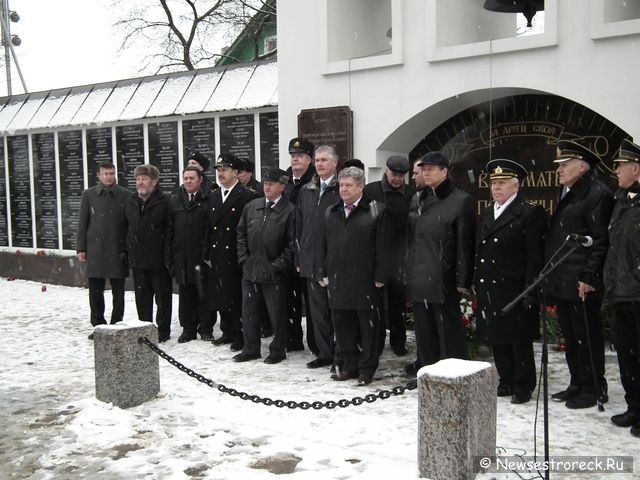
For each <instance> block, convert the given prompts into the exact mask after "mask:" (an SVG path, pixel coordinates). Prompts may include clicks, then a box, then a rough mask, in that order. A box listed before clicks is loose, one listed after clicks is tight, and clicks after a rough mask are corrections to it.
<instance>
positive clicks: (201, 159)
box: [189, 150, 209, 170]
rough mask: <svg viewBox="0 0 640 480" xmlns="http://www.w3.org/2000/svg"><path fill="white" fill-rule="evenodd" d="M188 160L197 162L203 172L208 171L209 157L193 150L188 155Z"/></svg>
mask: <svg viewBox="0 0 640 480" xmlns="http://www.w3.org/2000/svg"><path fill="white" fill-rule="evenodd" d="M189 160H195V161H196V162H198V163H199V164H200V165H201V166H202V169H203V170H208V169H209V157H207V156H206V155H205V154H204V153H202V152H199V151H197V150H194V151H193V152H191V154H190V155H189Z"/></svg>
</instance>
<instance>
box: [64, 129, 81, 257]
mask: <svg viewBox="0 0 640 480" xmlns="http://www.w3.org/2000/svg"><path fill="white" fill-rule="evenodd" d="M58 156H59V163H60V212H61V215H62V248H63V249H64V250H75V248H76V233H77V231H78V215H79V214H80V200H81V199H82V192H83V191H84V164H83V158H82V130H70V131H64V132H58Z"/></svg>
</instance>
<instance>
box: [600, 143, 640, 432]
mask: <svg viewBox="0 0 640 480" xmlns="http://www.w3.org/2000/svg"><path fill="white" fill-rule="evenodd" d="M614 164H615V165H616V174H617V175H618V186H619V187H620V189H619V190H618V191H617V192H616V195H615V198H616V204H615V206H614V207H613V214H612V215H611V222H610V223H609V242H610V243H609V252H608V254H607V259H606V260H605V264H604V286H605V296H606V299H607V301H608V303H609V305H610V306H611V307H612V308H613V310H614V313H615V328H614V330H615V345H616V351H617V353H618V365H619V366H620V380H621V382H622V387H623V388H624V393H625V395H624V399H625V401H626V403H627V411H626V412H624V413H619V414H617V415H614V416H612V417H611V421H612V422H613V423H614V425H617V426H619V427H631V435H633V436H635V437H640V355H639V354H638V352H639V351H640V241H639V240H638V239H640V183H639V180H640V145H636V144H634V143H632V142H630V141H629V140H623V142H622V145H621V146H620V150H619V151H618V156H617V158H616V159H614Z"/></svg>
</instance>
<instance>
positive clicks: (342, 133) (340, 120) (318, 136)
mask: <svg viewBox="0 0 640 480" xmlns="http://www.w3.org/2000/svg"><path fill="white" fill-rule="evenodd" d="M298 136H300V137H303V138H306V139H307V140H309V141H311V142H313V143H314V144H315V145H331V146H333V147H335V149H336V152H337V153H338V157H339V159H340V164H342V162H344V161H345V160H349V159H350V158H353V112H352V111H351V109H350V108H349V107H347V106H344V107H327V108H314V109H311V110H302V111H301V112H300V113H299V114H298Z"/></svg>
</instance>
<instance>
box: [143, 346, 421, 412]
mask: <svg viewBox="0 0 640 480" xmlns="http://www.w3.org/2000/svg"><path fill="white" fill-rule="evenodd" d="M138 343H140V344H144V345H146V346H147V347H149V348H150V349H151V350H152V351H154V352H155V353H157V354H158V356H159V357H161V358H163V359H165V360H166V361H167V362H169V363H170V364H171V365H173V366H174V367H176V368H177V369H178V370H180V371H181V372H184V373H186V374H187V375H189V376H190V377H192V378H195V379H196V380H197V381H199V382H201V383H204V384H205V385H208V386H209V387H211V388H215V389H217V390H218V391H219V392H222V393H226V394H229V395H231V396H232V397H240V399H241V400H249V401H251V402H253V403H261V404H263V405H266V406H267V407H271V406H275V407H278V408H283V407H287V408H291V409H294V408H300V409H302V410H309V409H310V408H313V409H314V410H321V409H323V408H327V409H329V410H333V409H334V408H336V407H340V408H346V407H348V406H350V405H353V406H358V405H362V404H363V403H373V402H375V401H376V400H386V399H387V398H391V397H393V396H397V395H402V394H404V392H405V391H408V390H415V389H416V387H417V382H416V380H412V381H410V382H408V383H407V384H406V385H405V386H402V385H400V386H397V387H394V388H393V389H391V390H381V391H379V392H378V393H370V394H368V395H365V396H364V397H353V398H352V399H351V400H349V399H347V398H342V399H340V400H338V401H334V400H327V401H326V402H320V401H317V400H316V401H315V402H307V401H302V402H294V401H293V400H289V401H288V402H286V401H284V400H272V399H271V398H269V397H260V396H258V395H250V394H248V393H245V392H241V391H238V390H236V389H235V388H231V387H226V386H224V385H223V384H221V383H216V382H214V381H213V380H210V379H208V378H207V377H205V376H203V375H201V374H199V373H198V372H196V371H194V370H191V369H190V368H189V367H186V366H185V365H183V364H182V363H180V362H179V361H177V360H176V359H175V358H173V357H172V356H171V355H169V354H168V353H166V352H165V351H163V350H162V349H161V348H160V347H158V346H157V345H156V344H155V343H153V342H152V341H151V340H149V339H148V338H147V337H139V338H138Z"/></svg>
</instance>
